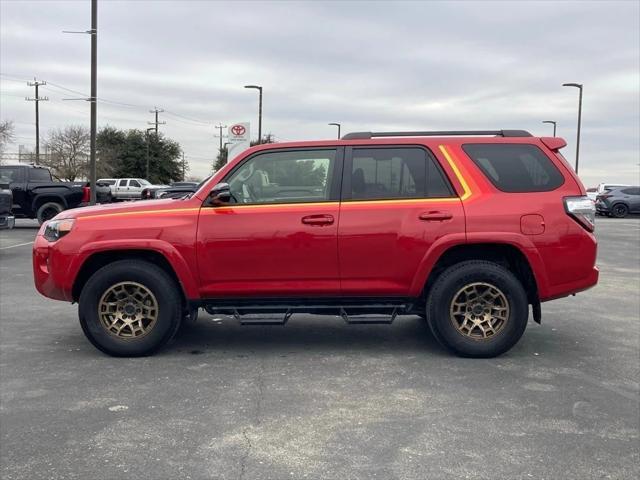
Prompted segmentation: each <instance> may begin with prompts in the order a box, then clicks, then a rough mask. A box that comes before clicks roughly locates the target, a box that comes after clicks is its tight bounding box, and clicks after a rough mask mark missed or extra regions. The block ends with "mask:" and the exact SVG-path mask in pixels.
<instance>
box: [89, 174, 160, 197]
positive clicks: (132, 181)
mask: <svg viewBox="0 0 640 480" xmlns="http://www.w3.org/2000/svg"><path fill="white" fill-rule="evenodd" d="M99 182H105V183H108V184H109V185H110V187H111V193H112V195H113V198H114V200H140V199H141V198H142V190H144V189H145V188H147V189H158V188H163V187H167V185H154V184H152V183H151V182H149V181H148V180H145V179H144V178H117V179H116V178H102V179H100V180H99Z"/></svg>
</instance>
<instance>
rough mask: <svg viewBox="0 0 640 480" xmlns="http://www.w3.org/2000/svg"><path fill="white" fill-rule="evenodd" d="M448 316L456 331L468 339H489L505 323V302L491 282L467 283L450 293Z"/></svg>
mask: <svg viewBox="0 0 640 480" xmlns="http://www.w3.org/2000/svg"><path fill="white" fill-rule="evenodd" d="M450 318H451V323H453V326H454V327H455V328H456V330H457V331H458V332H459V333H460V334H462V335H464V336H466V337H468V338H470V339H472V340H489V339H491V338H493V337H495V336H496V335H497V334H498V333H499V332H500V331H501V330H502V329H503V328H504V326H505V325H506V324H507V322H508V320H509V302H508V301H507V297H506V296H505V295H504V293H502V292H501V291H500V290H499V289H498V288H497V287H496V286H494V285H490V284H488V283H483V282H475V283H470V284H468V285H465V286H464V287H463V288H461V289H460V290H458V293H456V294H455V295H454V297H453V300H452V301H451V308H450Z"/></svg>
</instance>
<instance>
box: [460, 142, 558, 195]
mask: <svg viewBox="0 0 640 480" xmlns="http://www.w3.org/2000/svg"><path fill="white" fill-rule="evenodd" d="M462 149H463V150H464V151H465V153H466V154H467V155H468V156H469V157H470V158H471V160H473V163H475V164H476V165H477V166H478V168H479V169H480V170H482V173H484V175H485V176H486V177H487V178H488V179H489V180H490V181H491V183H493V185H494V186H495V187H496V188H497V189H498V190H502V191H503V192H510V193H518V192H548V191H551V190H555V189H556V188H558V187H559V186H560V185H562V184H563V183H564V177H563V176H562V174H561V173H560V172H559V171H558V169H557V168H556V166H555V165H554V164H553V162H551V160H549V158H548V157H547V156H546V155H545V154H544V152H543V151H542V150H540V149H539V148H538V147H537V146H536V145H527V144H515V143H477V144H466V145H463V146H462Z"/></svg>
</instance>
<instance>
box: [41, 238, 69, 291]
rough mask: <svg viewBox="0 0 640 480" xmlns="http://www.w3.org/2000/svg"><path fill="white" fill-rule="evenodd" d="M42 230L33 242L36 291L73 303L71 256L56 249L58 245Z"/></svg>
mask: <svg viewBox="0 0 640 480" xmlns="http://www.w3.org/2000/svg"><path fill="white" fill-rule="evenodd" d="M41 233H42V229H41V230H40V232H38V235H37V236H36V239H35V241H34V242H33V281H34V283H35V286H36V290H38V292H40V293H41V294H42V295H44V296H45V297H49V298H53V299H55V300H66V301H71V297H72V295H71V289H72V283H71V282H70V279H69V277H68V276H67V271H68V269H69V265H70V263H71V256H70V255H65V254H64V253H62V252H60V251H58V250H57V249H56V243H53V242H49V241H48V240H47V239H46V238H44V237H43V236H42V234H41Z"/></svg>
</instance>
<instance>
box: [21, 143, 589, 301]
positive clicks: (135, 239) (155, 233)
mask: <svg viewBox="0 0 640 480" xmlns="http://www.w3.org/2000/svg"><path fill="white" fill-rule="evenodd" d="M471 142H473V143H484V142H486V143H528V144H534V145H537V146H538V147H540V148H541V149H542V150H543V151H544V152H545V153H546V154H547V155H548V156H549V158H550V159H551V160H552V161H553V162H554V163H555V164H556V166H557V167H558V168H559V170H560V171H561V172H562V174H563V175H564V177H565V182H564V184H563V185H561V186H560V187H559V188H558V189H556V190H554V191H552V192H544V193H516V194H513V193H510V194H508V193H503V192H500V191H498V190H497V189H496V188H495V187H494V186H493V185H492V184H491V183H490V182H489V181H488V180H487V179H486V178H485V177H484V175H482V173H481V172H480V171H479V169H478V168H477V167H476V166H475V164H473V162H472V161H471V160H470V159H469V158H468V157H467V156H466V154H465V153H464V151H463V150H462V148H461V145H462V144H464V143H471ZM554 142H557V143H554ZM563 142H564V141H563V140H562V139H557V140H553V141H550V140H549V139H548V138H544V139H539V138H535V137H526V138H495V137H491V138H484V137H483V138H472V139H471V138H440V139H438V138H384V139H375V140H338V141H318V142H295V143H280V144H275V145H260V146H256V147H253V148H251V149H249V150H247V151H246V152H245V153H244V154H243V155H240V156H239V157H238V158H237V159H235V160H234V161H232V162H230V163H229V164H228V165H227V166H225V167H224V168H223V169H222V170H221V171H219V172H218V173H216V174H215V175H214V177H213V178H212V179H211V180H210V181H209V182H207V184H206V185H204V186H203V187H202V188H201V189H200V190H199V191H198V192H196V194H195V195H194V196H193V197H192V198H190V199H185V200H153V201H140V202H134V203H126V204H113V205H109V206H100V207H89V208H82V209H74V210H67V211H65V212H63V213H61V214H60V218H68V217H74V218H76V219H77V221H76V224H75V227H74V229H73V231H72V232H71V233H69V234H68V235H67V236H65V237H63V238H62V239H60V240H59V241H57V242H55V243H51V242H48V241H47V240H46V239H44V237H42V235H41V234H42V230H41V232H40V233H39V234H38V237H37V239H36V242H35V245H34V255H33V264H34V277H35V283H36V287H37V289H38V291H39V292H41V293H42V294H43V295H45V296H48V297H51V298H56V299H60V300H72V298H71V297H72V294H71V291H72V288H73V285H74V281H75V279H76V277H77V275H78V272H79V271H80V269H81V267H82V265H83V264H84V263H85V262H86V261H87V260H88V259H89V258H90V257H91V255H93V254H96V253H99V252H105V251H112V250H151V251H154V252H158V253H159V254H161V255H163V256H164V257H165V258H166V259H167V261H168V262H169V264H170V265H171V267H172V268H173V270H174V271H175V273H176V276H177V277H178V279H179V280H180V283H181V286H182V288H183V291H184V292H185V294H186V296H187V297H188V298H190V299H194V300H196V299H206V298H212V297H218V298H219V297H241V296H243V297H247V296H262V297H264V296H283V297H294V296H302V297H309V296H339V295H342V296H418V295H420V292H421V291H422V289H423V287H424V285H425V282H426V280H427V278H428V276H429V274H430V272H431V270H432V268H433V266H434V265H435V264H436V262H437V261H438V259H439V258H440V257H441V256H442V255H443V254H444V253H445V252H446V251H447V250H448V249H449V248H452V247H455V246H459V245H462V244H472V243H493V244H496V243H497V244H507V245H511V246H514V247H515V248H518V249H519V250H520V251H521V252H522V254H523V255H524V256H525V258H526V259H527V260H528V262H529V264H530V266H531V269H532V271H533V273H534V276H535V279H536V283H537V286H538V291H539V295H540V298H541V299H542V300H549V299H552V298H556V297H561V296H565V295H569V294H571V293H575V292H577V291H580V290H583V289H586V288H589V287H591V286H593V285H595V283H596V282H597V279H598V271H597V269H596V267H595V259H596V241H595V237H594V236H593V235H592V234H591V233H589V232H587V231H586V230H585V229H584V228H582V227H581V226H580V225H578V224H577V223H576V222H575V221H574V220H573V219H571V218H570V217H569V216H568V215H567V214H566V213H565V211H564V207H563V203H562V198H563V197H564V196H571V195H583V194H584V187H583V186H582V184H581V183H580V181H579V179H578V177H577V176H576V175H575V174H574V173H573V171H572V170H571V168H570V167H569V165H568V164H567V163H566V161H564V160H563V159H562V158H561V157H560V156H559V155H557V154H556V150H557V148H560V147H559V146H558V145H561V144H562V143H563ZM365 145H366V146H376V145H423V146H425V147H427V148H429V149H430V150H431V152H433V154H434V155H435V157H436V158H437V159H438V161H439V162H440V165H441V167H442V169H443V171H444V172H445V173H446V174H447V176H448V177H449V178H450V180H451V183H452V185H453V187H454V189H455V190H456V192H457V194H458V196H459V197H460V198H454V199H439V200H438V199H435V200H434V199H427V200H424V201H422V200H407V201H358V202H344V203H342V204H340V203H339V202H327V203H310V204H298V205H295V204H289V205H270V206H264V205H261V206H246V205H236V206H225V207H218V208H215V207H208V206H203V203H204V200H205V199H206V197H207V194H208V192H209V191H210V190H211V188H212V187H213V186H214V185H215V184H216V183H218V182H220V181H222V180H224V178H225V176H226V174H227V173H228V172H229V171H230V169H232V168H234V166H235V165H237V164H238V163H239V162H242V161H243V160H244V159H245V158H246V157H247V156H248V155H250V154H253V153H255V152H259V151H264V150H269V149H273V148H278V149H282V148H294V149H295V148H300V147H310V146H314V147H317V146H365ZM441 145H445V146H446V149H445V150H446V151H447V152H449V156H450V157H451V160H452V161H451V162H449V161H448V159H447V158H446V156H445V155H444V152H443V151H441V149H440V148H439V147H440V146H441ZM554 146H557V148H554ZM456 170H457V172H458V174H457V173H456Z"/></svg>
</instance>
